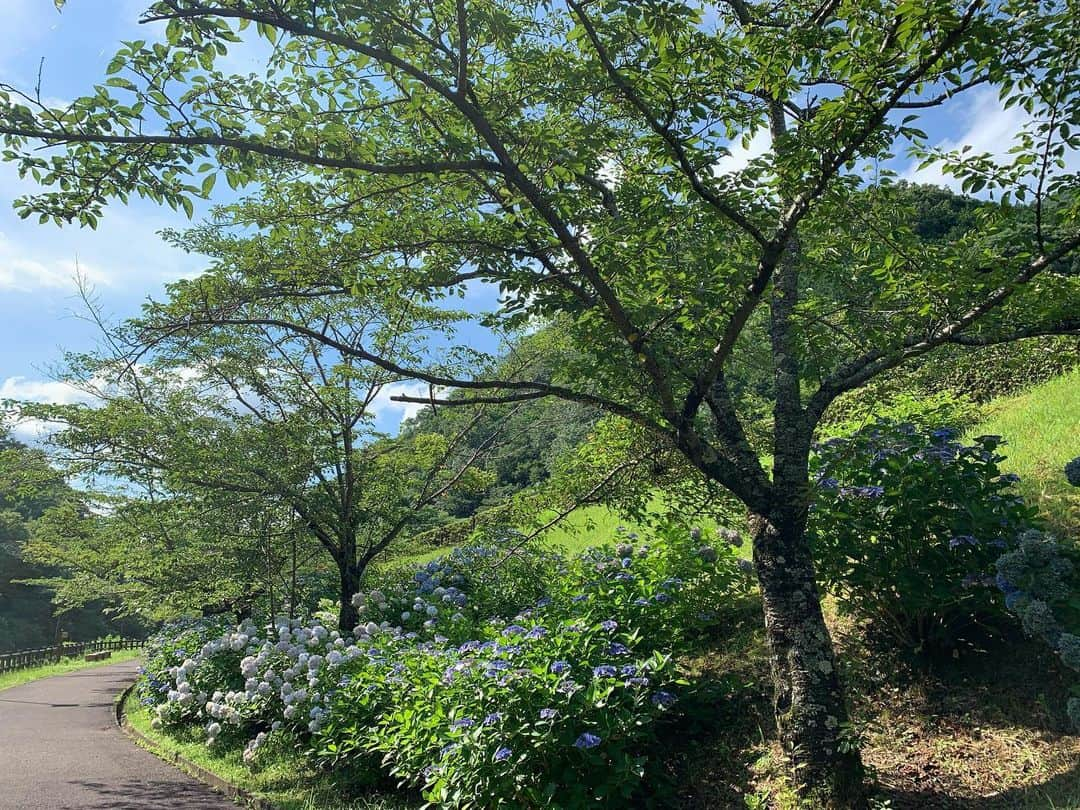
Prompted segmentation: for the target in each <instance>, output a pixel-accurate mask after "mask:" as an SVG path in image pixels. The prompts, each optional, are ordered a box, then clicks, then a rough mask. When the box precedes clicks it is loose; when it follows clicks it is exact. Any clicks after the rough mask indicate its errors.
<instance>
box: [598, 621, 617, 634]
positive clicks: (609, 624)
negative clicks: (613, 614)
mask: <svg viewBox="0 0 1080 810" xmlns="http://www.w3.org/2000/svg"><path fill="white" fill-rule="evenodd" d="M600 627H601V629H603V631H604V632H605V633H612V632H614V631H615V630H616V629H618V627H619V623H618V622H617V621H615V620H614V619H605V620H604V621H602V622H600Z"/></svg>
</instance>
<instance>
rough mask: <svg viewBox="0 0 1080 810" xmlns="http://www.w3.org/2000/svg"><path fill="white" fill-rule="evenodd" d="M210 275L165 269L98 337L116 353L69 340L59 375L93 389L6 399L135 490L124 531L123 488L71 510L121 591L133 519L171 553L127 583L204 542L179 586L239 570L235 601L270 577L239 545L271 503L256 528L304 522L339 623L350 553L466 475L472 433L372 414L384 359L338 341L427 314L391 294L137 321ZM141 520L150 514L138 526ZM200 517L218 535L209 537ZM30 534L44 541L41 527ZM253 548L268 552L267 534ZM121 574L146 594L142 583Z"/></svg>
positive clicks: (401, 336) (350, 622)
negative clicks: (137, 310)
mask: <svg viewBox="0 0 1080 810" xmlns="http://www.w3.org/2000/svg"><path fill="white" fill-rule="evenodd" d="M211 291H214V292H217V293H220V292H221V284H220V278H216V277H211V276H207V277H204V278H201V279H197V280H194V281H189V282H182V283H179V284H177V285H176V286H175V287H174V288H173V290H172V293H173V300H172V301H171V302H169V303H168V304H165V305H162V306H156V307H155V306H153V305H151V306H149V307H148V316H147V319H145V320H143V321H136V322H132V323H129V324H127V325H126V327H125V329H124V330H122V331H121V333H118V335H117V336H116V337H114V339H113V345H114V346H117V347H120V346H124V347H125V348H124V350H123V352H122V354H121V356H120V357H117V356H108V357H105V358H101V357H96V356H74V357H72V358H70V360H71V362H70V371H69V374H68V380H69V382H71V383H72V384H73V385H78V386H80V387H83V388H85V389H87V390H92V391H93V392H94V393H95V394H96V395H97V396H98V397H99V399H100V400H101V403H100V404H95V405H94V406H87V405H76V406H62V405H36V406H35V405H30V404H24V405H23V406H22V410H23V412H24V413H25V414H26V415H28V416H35V417H38V418H44V419H48V420H50V421H53V422H58V423H60V424H62V425H63V426H64V427H63V430H61V431H60V432H59V433H57V434H55V435H54V436H53V438H52V440H51V441H52V443H53V444H54V446H56V447H57V448H58V449H59V451H60V453H59V455H60V457H61V458H62V459H63V460H64V461H65V462H66V464H67V465H68V466H69V469H70V470H71V472H72V473H73V474H80V475H96V476H105V477H107V478H109V479H116V480H119V481H122V482H124V483H126V484H127V485H129V486H132V487H134V488H135V489H136V492H138V493H139V494H140V495H141V496H142V501H143V503H142V504H141V505H139V506H138V507H137V508H138V509H141V510H142V511H143V512H144V513H145V514H142V515H138V517H139V519H138V520H136V521H135V528H136V534H135V536H134V537H133V538H132V542H131V543H124V542H117V538H115V537H112V536H111V532H112V531H113V530H117V531H119V532H120V534H121V537H123V533H124V527H123V526H122V525H119V526H118V525H116V524H117V518H118V517H124V516H130V515H132V513H133V512H136V514H137V508H136V507H133V506H132V505H131V504H130V503H129V504H127V506H126V508H125V510H124V511H122V512H121V513H120V515H119V516H114V517H113V518H112V519H110V521H109V522H108V524H107V526H108V527H111V528H107V530H106V531H105V532H104V536H102V531H101V530H98V531H95V530H94V529H92V528H88V530H87V533H86V535H85V537H84V538H83V539H82V542H81V543H80V544H79V545H80V546H81V548H82V550H83V552H84V555H85V553H86V552H89V551H96V552H97V554H98V556H97V557H92V559H100V558H101V555H104V556H105V557H110V558H112V559H113V562H114V565H113V566H109V565H105V566H104V568H105V570H109V569H110V568H113V569H115V570H114V573H116V574H118V575H120V576H121V577H122V578H123V582H122V583H119V584H118V587H121V588H123V589H126V590H129V591H130V589H131V586H132V585H133V584H135V583H132V582H130V578H131V574H132V569H135V570H140V566H139V565H138V564H135V563H137V560H138V558H139V557H140V556H141V555H136V557H135V560H133V561H132V563H133V564H132V565H131V566H129V565H128V564H127V563H126V562H123V561H121V560H117V555H121V556H122V557H125V558H126V557H127V555H128V554H129V553H131V552H132V547H133V546H138V545H140V544H143V543H145V541H146V539H147V536H148V531H147V530H148V528H149V529H150V532H149V533H150V534H151V535H152V536H153V537H154V538H156V541H157V542H155V543H153V545H152V547H151V551H150V555H151V559H150V560H148V561H147V563H148V565H150V566H152V567H154V568H158V569H160V566H161V564H162V562H164V561H165V560H171V561H172V563H173V567H171V568H170V570H169V571H168V572H162V573H164V574H165V576H164V578H163V577H162V576H160V575H159V576H157V577H151V578H150V579H148V580H146V581H144V582H143V583H142V585H143V586H147V585H149V586H150V587H151V589H152V588H153V587H155V586H156V587H161V586H163V585H164V586H167V587H176V585H177V583H178V581H179V580H180V579H182V578H183V577H184V572H185V571H186V572H187V573H189V574H190V573H191V565H192V564H195V565H196V566H197V565H199V564H200V562H201V563H205V562H206V561H207V560H208V559H211V558H213V557H215V556H220V557H222V558H223V560H229V561H230V562H229V564H227V565H223V566H221V567H219V570H218V572H217V573H218V574H219V576H215V577H211V578H210V579H211V580H212V581H216V582H218V583H219V586H218V587H217V588H215V587H210V583H209V582H206V583H204V582H201V581H200V580H199V579H198V577H195V578H188V579H187V585H188V596H187V599H188V601H190V599H191V592H192V589H194V592H195V593H196V594H199V596H198V598H199V599H201V600H202V601H203V603H204V604H205V603H206V602H207V601H211V602H212V601H220V600H221V599H222V598H224V597H225V596H227V595H228V592H229V591H230V590H232V591H236V589H237V587H238V586H239V587H240V589H241V593H239V594H234V599H233V600H232V601H235V598H238V597H241V596H243V591H247V594H248V601H247V604H249V605H250V597H251V595H252V589H254V588H255V586H256V585H259V586H260V589H262V588H264V587H265V586H266V583H267V581H269V580H270V579H273V578H274V574H272V573H271V574H270V575H269V576H266V577H264V573H265V571H266V564H265V563H260V562H258V561H259V554H258V553H255V552H258V549H260V548H261V547H262V544H265V543H266V540H265V537H264V534H265V531H266V530H264V528H263V527H261V526H260V525H259V524H260V517H259V516H260V515H263V516H267V515H273V514H280V513H281V510H282V509H285V510H286V512H287V513H288V516H287V517H286V519H285V520H282V521H281V523H280V524H279V525H278V526H275V527H274V528H273V531H274V532H275V533H276V534H278V535H282V534H286V535H287V532H284V531H283V526H287V525H288V523H289V521H290V519H291V515H293V514H295V516H296V518H297V519H298V520H299V521H300V523H301V526H302V528H303V531H304V532H305V534H309V535H310V536H313V537H314V538H315V540H316V541H317V542H318V543H319V544H320V545H321V546H322V548H323V549H324V551H325V552H326V553H327V554H328V555H329V556H330V558H331V559H332V560H333V562H334V564H335V566H336V569H337V572H338V578H339V587H338V597H339V602H340V611H339V621H340V626H341V627H343V628H350V629H351V628H352V627H354V626H355V625H356V623H357V621H358V616H357V612H356V608H355V607H354V606H353V604H352V601H351V598H352V596H353V594H355V593H357V592H358V591H359V589H360V578H361V577H362V576H363V573H364V571H365V569H366V568H367V566H368V565H369V564H370V563H371V562H372V561H373V560H375V559H376V558H377V557H378V556H379V555H380V554H382V553H383V552H384V551H386V549H387V548H388V547H389V546H390V544H391V543H392V542H393V541H394V540H395V539H396V538H397V537H398V536H399V535H400V534H401V533H402V532H403V531H405V530H407V529H411V528H416V527H417V526H422V525H424V520H425V517H426V516H427V513H428V512H430V511H431V508H432V507H433V506H434V505H435V504H437V503H438V501H439V499H440V498H442V497H444V496H445V495H446V494H447V493H449V492H451V491H453V490H455V489H457V488H467V487H469V486H478V485H481V484H482V483H483V482H484V480H485V479H484V478H483V477H482V476H478V475H477V474H476V473H475V472H474V470H473V469H472V467H473V465H474V463H475V461H476V460H477V459H478V458H479V457H481V456H482V454H483V452H484V449H485V447H486V446H485V445H484V444H481V445H480V446H479V447H477V448H475V449H466V450H464V451H463V450H462V448H461V444H462V441H461V440H462V435H458V436H456V437H451V438H449V439H448V438H446V437H444V436H441V435H438V434H432V433H423V434H417V435H414V436H411V437H409V438H407V439H400V440H395V439H391V438H389V437H387V436H384V435H382V434H380V433H379V432H378V431H377V430H376V428H375V425H374V418H375V415H374V405H375V403H376V399H377V398H378V397H379V395H380V392H381V391H382V389H383V388H384V387H385V386H386V385H387V384H389V383H391V382H393V381H394V379H395V377H394V375H392V374H390V373H388V372H387V371H385V370H384V369H381V368H379V367H377V366H372V365H369V364H363V363H360V362H359V361H357V360H356V359H355V358H354V357H352V356H351V355H350V354H349V353H348V352H345V351H343V350H342V349H343V348H345V347H358V346H360V345H361V343H362V342H363V343H365V344H367V345H371V346H373V347H376V348H377V350H378V351H379V352H380V353H381V354H382V355H385V356H395V357H400V358H405V357H409V356H410V354H409V345H408V344H409V342H410V340H411V339H412V337H411V335H412V331H411V330H416V329H421V328H424V326H431V324H432V323H433V321H430V320H429V321H425V320H424V319H423V313H422V311H421V310H420V309H419V308H417V307H413V306H411V305H408V304H403V305H401V306H400V308H399V311H397V312H393V313H387V312H386V311H384V310H382V309H379V308H377V307H363V306H356V305H355V302H353V301H351V300H349V301H347V302H343V301H341V300H340V299H328V298H316V299H312V300H299V301H272V302H265V301H256V302H235V301H234V302H232V303H231V304H230V308H231V310H230V311H231V312H232V314H233V316H234V317H233V318H232V322H231V323H229V324H228V326H221V325H212V326H203V325H190V326H183V327H180V326H171V327H170V328H169V329H168V330H167V332H165V333H161V332H160V331H159V330H150V331H147V330H148V329H149V326H148V324H150V323H152V322H153V321H154V320H155V319H156V318H158V317H161V313H162V312H164V311H168V310H169V308H170V306H173V305H176V304H177V302H178V301H181V300H190V299H192V298H194V297H196V296H204V295H209V294H210V293H211ZM218 300H220V298H219V299H218ZM343 303H347V304H348V307H344V306H343ZM280 318H288V319H291V321H292V322H296V323H302V324H307V325H309V328H310V329H311V330H312V331H313V332H314V333H315V334H316V335H318V338H319V339H315V337H310V336H306V335H298V334H295V333H291V332H280V331H275V330H274V329H272V328H271V327H270V326H267V325H264V324H263V323H261V321H267V322H271V321H274V320H275V319H280ZM403 322H407V323H409V324H410V325H409V327H407V328H406V327H404V326H402V323H403ZM147 334H153V335H154V340H153V343H152V345H148V344H145V343H141V342H140V339H141V338H140V337H139V336H140V335H147ZM331 343H332V344H334V345H335V346H337V347H339V348H336V349H335V348H331V347H330V346H329V345H328V344H331ZM114 487H115V483H114ZM155 500H161V501H162V502H163V503H162V504H161V505H160V506H165V507H166V508H168V509H172V508H177V507H179V508H182V509H184V510H185V511H186V515H185V514H183V513H181V514H180V515H177V514H173V515H171V516H170V517H169V519H168V525H167V526H166V525H163V524H161V523H160V520H161V519H162V518H161V516H160V514H158V510H159V508H160V506H159V507H158V508H154V504H153V502H154V501H155ZM213 510H227V511H226V512H225V514H218V515H215V516H214V517H213V518H212V519H211V520H210V521H209V522H207V521H206V518H205V516H200V513H201V512H204V511H213ZM178 517H180V518H183V517H187V518H188V519H193V520H198V521H201V522H203V525H202V526H200V527H187V528H185V527H184V525H183V524H184V521H183V520H180V522H179V525H177V521H176V518H178ZM147 520H153V521H159V523H158V525H157V526H156V527H148V526H147ZM155 529H156V530H155ZM215 531H221V532H223V534H224V535H225V537H226V538H227V539H225V540H223V541H221V545H220V547H219V548H217V549H216V550H215V549H214V548H213V545H214V542H215V541H214V539H213V534H214V533H215ZM177 533H179V536H177ZM66 534H67V533H66V532H65V530H64V529H63V522H62V521H61V522H60V524H59V527H58V528H57V530H55V531H53V532H52V538H53V541H52V543H51V547H52V548H53V549H54V550H55V549H57V548H63V547H64V544H63V543H58V542H57V538H63V537H64V536H65V535H66ZM94 537H97V538H99V540H100V542H97V543H96V544H95V542H94V541H93V538H94ZM181 540H183V542H181ZM238 541H241V542H239V545H238ZM243 541H246V545H245V542H243ZM95 545H96V546H98V548H96V549H94V546H95ZM37 548H38V553H39V555H41V556H42V557H43V558H44V557H47V556H49V552H48V551H47V550H46V549H47V547H46V546H45V545H44V544H42V543H39V544H38V546H37ZM54 553H55V551H54ZM192 555H194V557H193V556H192ZM267 555H269V556H274V555H273V551H272V549H271V550H268V551H267ZM59 556H60V557H63V554H62V553H61V554H59ZM276 557H277V559H278V563H277V565H278V566H280V565H284V564H286V560H284V559H282V555H281V554H277V555H276ZM84 558H85V557H84ZM263 559H264V560H265V559H266V557H264V558H263ZM72 562H73V561H71V560H69V565H70V564H71V563H72ZM121 563H123V564H121ZM181 563H184V564H181ZM117 566H119V568H117ZM270 566H271V568H274V567H275V566H274V564H273V563H270ZM92 567H93V566H88V565H85V564H84V565H83V566H82V568H83V570H84V571H85V570H87V569H88V568H92ZM222 589H224V593H219V591H221V590H222ZM136 591H137V593H138V594H139V595H141V596H142V597H143V598H145V597H146V596H147V595H148V594H147V592H146V588H145V587H141V588H136ZM215 594H216V595H215Z"/></svg>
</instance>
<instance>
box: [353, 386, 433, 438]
mask: <svg viewBox="0 0 1080 810" xmlns="http://www.w3.org/2000/svg"><path fill="white" fill-rule="evenodd" d="M429 391H430V389H429V388H428V385H427V383H421V382H398V383H390V384H389V385H384V386H383V387H382V390H380V391H379V393H378V395H377V396H376V397H375V400H374V401H373V402H372V403H371V405H370V406H369V408H368V412H369V413H370V414H371V415H372V416H374V417H375V419H376V421H378V422H382V423H383V425H382V427H386V426H392V427H397V426H398V425H400V424H401V423H402V422H404V421H405V420H406V419H409V418H410V417H413V416H415V415H416V414H418V413H419V412H420V411H421V410H423V409H424V408H425V407H426V406H425V405H423V404H421V403H418V402H393V401H391V399H390V397H396V396H399V395H402V394H404V395H406V396H410V397H426V396H428V394H429ZM435 395H436V396H438V395H439V391H438V390H437V389H436V392H435Z"/></svg>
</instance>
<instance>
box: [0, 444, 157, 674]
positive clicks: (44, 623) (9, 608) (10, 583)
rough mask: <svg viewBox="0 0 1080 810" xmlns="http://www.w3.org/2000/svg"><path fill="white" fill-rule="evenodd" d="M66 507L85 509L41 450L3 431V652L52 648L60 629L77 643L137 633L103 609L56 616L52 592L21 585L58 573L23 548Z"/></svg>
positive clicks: (0, 613) (0, 587)
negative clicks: (49, 514)
mask: <svg viewBox="0 0 1080 810" xmlns="http://www.w3.org/2000/svg"><path fill="white" fill-rule="evenodd" d="M65 502H69V503H70V504H71V505H72V506H73V507H74V508H78V509H82V508H84V507H83V506H82V505H81V504H79V503H78V500H77V495H76V493H75V492H74V491H73V490H72V489H71V487H69V486H68V484H67V483H66V482H65V481H64V479H63V478H62V476H61V475H60V473H59V472H57V470H56V469H55V468H53V467H52V466H51V465H50V464H49V462H48V459H47V458H46V456H45V454H44V453H43V452H42V451H41V450H37V449H34V448H31V447H27V446H26V445H25V444H23V443H21V442H19V441H16V440H15V439H13V438H12V437H11V436H10V435H9V434H8V433H7V432H5V431H3V429H2V426H0V653H3V652H10V651H11V650H16V649H27V648H34V647H41V646H45V645H48V644H52V643H53V642H54V641H55V639H56V633H57V630H58V629H61V628H62V629H63V630H65V631H66V632H67V633H68V634H69V636H70V638H71V639H73V640H88V639H93V638H97V637H99V636H103V635H107V634H110V633H118V632H124V631H127V632H133V631H135V630H136V629H137V625H136V624H134V623H133V622H130V621H129V622H126V623H123V622H119V623H118V622H114V621H110V620H109V619H108V618H107V617H106V616H104V615H103V613H102V605H100V604H93V603H92V604H89V605H87V606H86V607H84V608H80V609H76V610H72V611H70V612H68V613H64V614H62V615H60V616H59V617H57V616H55V615H54V613H53V605H52V602H51V599H52V592H51V591H50V590H48V589H46V588H43V587H39V586H35V585H29V584H25V583H24V582H22V581H23V580H33V579H37V578H40V577H47V576H52V575H55V574H56V573H57V572H55V571H53V570H51V569H48V568H46V567H43V566H40V565H34V564H33V563H30V562H27V561H26V560H24V559H23V557H22V546H23V544H24V543H25V542H26V540H27V539H28V538H29V537H30V533H31V531H32V529H33V524H34V521H36V520H37V519H38V518H40V517H41V516H42V515H43V514H45V512H46V511H47V510H48V509H50V508H52V507H56V506H59V505H61V504H63V503H65Z"/></svg>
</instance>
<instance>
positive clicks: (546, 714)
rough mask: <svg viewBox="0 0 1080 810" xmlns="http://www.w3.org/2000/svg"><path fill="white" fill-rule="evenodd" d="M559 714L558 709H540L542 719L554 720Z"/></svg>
mask: <svg viewBox="0 0 1080 810" xmlns="http://www.w3.org/2000/svg"><path fill="white" fill-rule="evenodd" d="M558 716H559V711H558V709H541V710H540V719H541V720H554V719H555V718H556V717H558Z"/></svg>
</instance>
